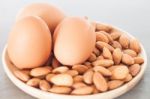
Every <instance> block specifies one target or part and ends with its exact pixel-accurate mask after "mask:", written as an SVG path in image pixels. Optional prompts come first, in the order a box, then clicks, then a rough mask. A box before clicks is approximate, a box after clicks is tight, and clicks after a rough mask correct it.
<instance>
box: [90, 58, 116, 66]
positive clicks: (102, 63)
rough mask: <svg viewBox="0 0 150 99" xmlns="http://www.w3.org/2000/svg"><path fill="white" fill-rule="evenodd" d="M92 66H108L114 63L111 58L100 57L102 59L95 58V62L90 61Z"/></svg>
mask: <svg viewBox="0 0 150 99" xmlns="http://www.w3.org/2000/svg"><path fill="white" fill-rule="evenodd" d="M92 64H93V65H94V66H104V67H109V66H112V65H113V64H114V62H113V61H112V60H109V59H102V60H96V61H95V62H93V63H92Z"/></svg>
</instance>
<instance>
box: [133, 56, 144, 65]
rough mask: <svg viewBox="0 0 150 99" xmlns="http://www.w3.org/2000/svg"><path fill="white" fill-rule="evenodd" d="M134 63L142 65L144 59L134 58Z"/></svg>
mask: <svg viewBox="0 0 150 99" xmlns="http://www.w3.org/2000/svg"><path fill="white" fill-rule="evenodd" d="M134 63H135V64H142V63H144V59H143V58H142V57H140V56H138V57H134Z"/></svg>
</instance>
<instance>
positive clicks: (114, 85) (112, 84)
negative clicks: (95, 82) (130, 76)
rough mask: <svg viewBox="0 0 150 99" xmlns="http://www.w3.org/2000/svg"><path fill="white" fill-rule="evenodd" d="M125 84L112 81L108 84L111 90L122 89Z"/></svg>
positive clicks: (119, 81)
mask: <svg viewBox="0 0 150 99" xmlns="http://www.w3.org/2000/svg"><path fill="white" fill-rule="evenodd" d="M123 83H124V82H123V81H121V80H112V81H109V82H108V88H109V89H110V90H112V89H116V88H118V87H120V86H121V85H122V84H123Z"/></svg>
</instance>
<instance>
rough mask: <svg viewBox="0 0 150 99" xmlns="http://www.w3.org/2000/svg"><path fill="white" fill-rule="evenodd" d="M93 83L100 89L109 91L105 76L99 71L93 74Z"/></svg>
mask: <svg viewBox="0 0 150 99" xmlns="http://www.w3.org/2000/svg"><path fill="white" fill-rule="evenodd" d="M93 83H94V85H95V86H96V88H97V89H98V90H99V91H102V92H104V91H107V89H108V85H107V82H106V80H105V78H104V77H103V76H102V75H101V74H100V73H98V72H95V73H94V74H93Z"/></svg>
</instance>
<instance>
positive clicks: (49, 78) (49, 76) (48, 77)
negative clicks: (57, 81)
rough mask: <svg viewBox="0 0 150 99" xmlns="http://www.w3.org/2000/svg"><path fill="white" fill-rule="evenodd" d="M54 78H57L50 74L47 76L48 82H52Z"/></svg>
mask: <svg viewBox="0 0 150 99" xmlns="http://www.w3.org/2000/svg"><path fill="white" fill-rule="evenodd" d="M53 76H55V74H48V75H46V80H47V81H49V82H51V78H52V77H53Z"/></svg>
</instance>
